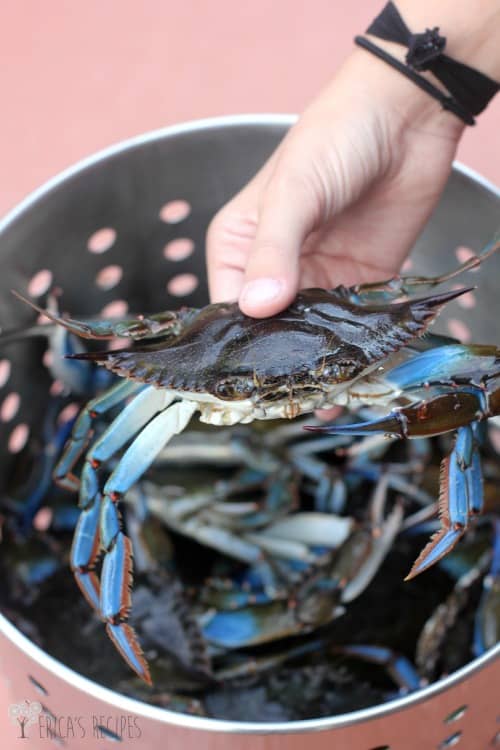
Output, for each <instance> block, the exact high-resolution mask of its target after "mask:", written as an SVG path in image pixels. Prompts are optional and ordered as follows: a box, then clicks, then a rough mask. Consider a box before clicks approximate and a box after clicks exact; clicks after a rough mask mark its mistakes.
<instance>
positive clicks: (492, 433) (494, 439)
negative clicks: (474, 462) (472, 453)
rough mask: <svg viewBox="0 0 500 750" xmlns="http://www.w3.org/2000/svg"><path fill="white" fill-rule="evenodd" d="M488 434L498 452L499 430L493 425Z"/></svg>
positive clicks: (499, 444) (499, 448)
mask: <svg viewBox="0 0 500 750" xmlns="http://www.w3.org/2000/svg"><path fill="white" fill-rule="evenodd" d="M488 436H489V438H490V440H491V444H492V446H493V447H494V449H495V450H496V451H497V453H500V430H498V429H496V428H495V427H493V428H492V429H490V430H489V433H488Z"/></svg>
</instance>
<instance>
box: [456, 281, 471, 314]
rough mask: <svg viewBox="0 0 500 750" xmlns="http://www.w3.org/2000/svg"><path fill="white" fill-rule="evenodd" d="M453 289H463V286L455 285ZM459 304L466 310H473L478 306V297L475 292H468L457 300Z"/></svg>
mask: <svg viewBox="0 0 500 750" xmlns="http://www.w3.org/2000/svg"><path fill="white" fill-rule="evenodd" d="M453 289H463V284H454V285H453ZM457 302H458V304H459V305H460V307H463V308H464V310H471V309H472V308H473V307H475V306H476V295H475V294H474V292H466V293H465V294H462V295H461V296H460V297H459V298H458V299H457Z"/></svg>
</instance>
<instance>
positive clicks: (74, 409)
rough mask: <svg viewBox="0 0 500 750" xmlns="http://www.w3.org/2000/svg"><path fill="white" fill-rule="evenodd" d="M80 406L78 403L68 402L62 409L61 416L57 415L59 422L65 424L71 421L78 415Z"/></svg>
mask: <svg viewBox="0 0 500 750" xmlns="http://www.w3.org/2000/svg"><path fill="white" fill-rule="evenodd" d="M79 411H80V407H79V406H78V404H74V403H73V404H68V405H67V406H65V407H64V409H63V410H62V411H61V413H60V414H59V416H58V417H57V421H58V423H59V424H64V423H65V422H69V421H70V419H74V418H75V417H76V415H77V414H78V413H79Z"/></svg>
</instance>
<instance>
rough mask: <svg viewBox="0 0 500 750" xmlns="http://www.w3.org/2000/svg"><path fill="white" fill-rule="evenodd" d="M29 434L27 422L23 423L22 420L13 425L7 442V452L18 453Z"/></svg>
mask: <svg viewBox="0 0 500 750" xmlns="http://www.w3.org/2000/svg"><path fill="white" fill-rule="evenodd" d="M29 434H30V428H29V427H28V425H27V424H24V422H23V423H21V424H18V425H17V426H16V427H14V429H13V430H12V432H11V433H10V436H9V441H8V443H7V449H8V451H9V453H19V452H20V451H22V449H23V448H24V446H25V445H26V442H27V440H28V438H29Z"/></svg>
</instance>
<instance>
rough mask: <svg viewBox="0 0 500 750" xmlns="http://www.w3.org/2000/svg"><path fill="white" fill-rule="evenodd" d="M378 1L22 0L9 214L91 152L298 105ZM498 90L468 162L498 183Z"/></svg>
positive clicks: (13, 38)
mask: <svg viewBox="0 0 500 750" xmlns="http://www.w3.org/2000/svg"><path fill="white" fill-rule="evenodd" d="M380 7H381V0H357V2H356V1H354V2H350V3H335V2H332V0H314V2H306V0H252V1H251V2H241V0H240V2H235V1H234V0H233V1H232V2H231V1H230V0H187V2H184V3H181V2H175V1H174V0H145V2H137V1H136V2H133V1H132V0H107V1H106V2H99V0H86V2H74V0H52V1H51V2H49V3H40V2H38V0H17V2H15V3H3V4H2V13H1V23H0V60H1V64H0V91H1V94H2V107H1V117H0V169H1V175H2V180H1V189H0V214H3V213H4V212H5V211H6V210H8V209H9V208H11V207H12V206H14V205H15V204H16V203H17V202H18V201H19V200H20V199H21V198H22V197H23V196H25V195H26V193H28V192H29V191H31V190H32V189H33V188H35V187H37V186H38V185H40V184H41V183H43V182H44V181H45V180H46V179H47V178H49V177H51V176H53V175H54V174H56V173H57V172H59V171H60V170H61V169H63V168H64V167H67V166H69V165H71V164H72V163H74V162H75V161H77V160H78V159H80V158H81V157H83V156H86V155H88V154H91V153H92V152H94V151H96V150H98V149H101V148H103V147H105V146H107V145H109V144H111V143H114V142H115V141H118V140H121V139H123V138H127V137H129V136H132V135H136V134H138V133H141V132H144V131H146V130H151V129H154V128H159V127H162V126H163V125H168V124H171V123H176V122H182V121H184V120H190V119H195V118H200V117H207V116H213V115H222V114H232V113H245V112H300V111H301V110H302V109H303V108H304V107H305V105H306V104H307V102H308V101H309V100H310V99H311V97H312V96H313V95H314V94H315V93H316V92H317V91H318V90H319V89H320V88H321V87H322V86H323V84H325V82H326V81H328V79H329V78H330V77H331V76H332V74H333V73H334V72H335V69H336V68H337V67H338V66H339V64H340V62H341V61H342V59H343V58H344V57H345V56H346V54H347V53H348V52H349V50H350V49H351V45H352V42H351V40H352V37H353V35H354V34H356V33H359V32H361V31H363V30H364V29H365V28H366V26H367V24H368V22H369V21H370V20H371V18H372V17H373V16H374V15H375V14H376V12H377V11H378V10H379V9H380ZM499 123H500V97H498V98H497V100H496V101H495V102H494V103H493V104H492V105H491V106H490V109H489V110H488V112H486V113H485V114H484V115H483V116H482V117H481V122H480V125H479V126H478V127H476V128H469V129H468V130H467V133H466V135H465V137H464V139H463V143H462V145H461V147H460V151H459V158H460V159H461V160H462V161H463V162H465V163H466V164H468V165H469V166H471V167H473V168H474V169H477V170H478V171H480V172H482V173H483V174H484V175H485V176H486V177H488V178H489V179H490V180H493V181H494V182H495V181H496V182H497V183H499V182H500V149H499V148H498V143H497V139H496V138H495V134H496V133H498V130H499Z"/></svg>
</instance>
